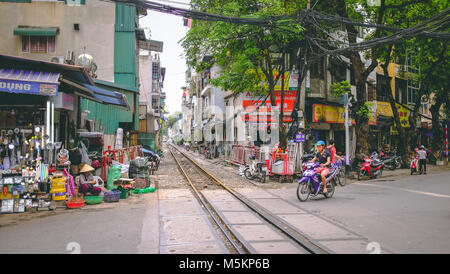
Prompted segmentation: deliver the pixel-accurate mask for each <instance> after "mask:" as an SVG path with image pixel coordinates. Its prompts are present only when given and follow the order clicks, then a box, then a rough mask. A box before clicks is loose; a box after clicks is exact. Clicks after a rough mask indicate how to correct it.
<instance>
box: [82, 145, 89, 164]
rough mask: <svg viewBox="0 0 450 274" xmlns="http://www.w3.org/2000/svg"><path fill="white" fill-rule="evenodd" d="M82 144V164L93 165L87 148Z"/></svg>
mask: <svg viewBox="0 0 450 274" xmlns="http://www.w3.org/2000/svg"><path fill="white" fill-rule="evenodd" d="M80 144H81V149H80V152H81V163H83V164H88V165H91V159H89V156H88V154H87V148H86V146H85V145H84V143H83V142H80Z"/></svg>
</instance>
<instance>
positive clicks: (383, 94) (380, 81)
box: [376, 73, 391, 102]
mask: <svg viewBox="0 0 450 274" xmlns="http://www.w3.org/2000/svg"><path fill="white" fill-rule="evenodd" d="M390 82H391V77H387V76H385V75H382V74H378V73H377V87H376V88H377V101H383V102H387V101H388V95H389V93H388V92H389V91H390V89H389V85H390Z"/></svg>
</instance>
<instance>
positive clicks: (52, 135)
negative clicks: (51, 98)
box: [50, 102, 55, 144]
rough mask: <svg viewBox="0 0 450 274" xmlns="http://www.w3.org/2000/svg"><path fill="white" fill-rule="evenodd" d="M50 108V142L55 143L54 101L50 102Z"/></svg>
mask: <svg viewBox="0 0 450 274" xmlns="http://www.w3.org/2000/svg"><path fill="white" fill-rule="evenodd" d="M50 105H51V108H52V122H51V132H52V134H51V139H50V142H51V143H52V144H54V143H55V103H53V102H50Z"/></svg>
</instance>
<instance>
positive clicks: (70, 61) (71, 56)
mask: <svg viewBox="0 0 450 274" xmlns="http://www.w3.org/2000/svg"><path fill="white" fill-rule="evenodd" d="M65 61H66V63H67V64H72V65H73V64H74V63H75V56H74V54H73V51H71V50H68V51H67V53H66V60H65Z"/></svg>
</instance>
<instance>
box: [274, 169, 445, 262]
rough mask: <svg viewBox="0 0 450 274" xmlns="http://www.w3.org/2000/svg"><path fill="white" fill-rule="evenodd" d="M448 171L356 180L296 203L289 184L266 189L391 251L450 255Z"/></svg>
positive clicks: (293, 192)
mask: <svg viewBox="0 0 450 274" xmlns="http://www.w3.org/2000/svg"><path fill="white" fill-rule="evenodd" d="M449 177H450V172H441V173H438V174H428V175H415V176H404V177H403V178H400V179H399V178H397V179H395V180H394V178H389V179H384V180H383V179H379V180H368V181H359V182H357V183H353V184H350V185H347V186H345V187H338V188H337V189H336V192H335V194H334V196H333V198H332V199H323V198H322V197H321V198H316V199H314V200H310V201H308V202H305V203H300V202H299V201H298V200H297V197H295V191H294V189H293V188H285V189H282V190H273V191H271V192H272V193H274V194H276V195H277V196H280V197H282V198H283V199H286V200H287V201H289V202H291V203H292V204H296V205H297V206H298V207H300V208H302V209H304V210H307V211H308V212H312V213H314V214H315V215H316V216H321V217H324V218H326V219H328V220H330V221H331V222H333V223H335V224H338V225H340V226H342V227H344V228H347V229H349V230H351V231H353V232H355V233H357V234H359V235H363V236H364V237H367V238H368V239H370V240H371V241H375V242H378V243H379V244H380V246H381V248H382V249H384V250H386V251H388V252H392V253H450V237H449V236H448V231H449V230H450V184H449V181H450V180H449V179H448V178H449Z"/></svg>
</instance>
